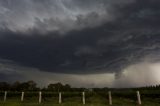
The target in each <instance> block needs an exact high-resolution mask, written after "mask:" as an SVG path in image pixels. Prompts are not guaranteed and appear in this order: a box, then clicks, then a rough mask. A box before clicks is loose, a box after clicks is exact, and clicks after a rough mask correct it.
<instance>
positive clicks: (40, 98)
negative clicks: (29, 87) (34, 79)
mask: <svg viewBox="0 0 160 106" xmlns="http://www.w3.org/2000/svg"><path fill="white" fill-rule="evenodd" d="M41 102H42V92H39V103H41Z"/></svg>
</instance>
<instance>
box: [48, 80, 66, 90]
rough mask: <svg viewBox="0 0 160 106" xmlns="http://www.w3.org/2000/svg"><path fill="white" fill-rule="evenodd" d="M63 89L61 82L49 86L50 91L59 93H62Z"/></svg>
mask: <svg viewBox="0 0 160 106" xmlns="http://www.w3.org/2000/svg"><path fill="white" fill-rule="evenodd" d="M62 89H63V85H62V84H61V83H60V82H58V83H55V84H49V85H48V90H50V91H57V92H59V91H62Z"/></svg>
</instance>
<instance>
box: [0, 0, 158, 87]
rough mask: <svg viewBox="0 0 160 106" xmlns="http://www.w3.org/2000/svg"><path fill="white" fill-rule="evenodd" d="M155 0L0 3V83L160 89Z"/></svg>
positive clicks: (20, 0)
mask: <svg viewBox="0 0 160 106" xmlns="http://www.w3.org/2000/svg"><path fill="white" fill-rule="evenodd" d="M159 5H160V1H159V0H0V81H8V82H13V81H17V80H19V81H27V80H34V81H36V82H37V83H38V84H39V85H40V86H45V85H47V84H48V83H55V82H62V83H64V84H66V83H68V84H70V85H72V86H74V87H137V86H146V85H155V84H160V77H159V75H160V30H159V29H160V6H159Z"/></svg>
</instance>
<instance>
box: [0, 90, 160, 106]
mask: <svg viewBox="0 0 160 106" xmlns="http://www.w3.org/2000/svg"><path fill="white" fill-rule="evenodd" d="M140 93H141V100H142V106H160V90H140ZM58 99H59V93H58V92H46V91H45V92H43V91H42V101H41V103H39V102H38V101H39V92H37V91H26V92H25V93H24V100H23V101H21V92H18V91H14V92H13V91H8V92H7V98H6V101H5V102H4V91H2V92H0V106H84V104H83V103H82V92H75V91H74V92H62V103H61V104H59V102H58ZM112 100H113V101H112V103H113V106H136V105H137V97H136V91H135V90H130V89H129V90H113V91H112ZM85 102H86V104H85V106H109V101H108V91H105V92H104V91H86V92H85Z"/></svg>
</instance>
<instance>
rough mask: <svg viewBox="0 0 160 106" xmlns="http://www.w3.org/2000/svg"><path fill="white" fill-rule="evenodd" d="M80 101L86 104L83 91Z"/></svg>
mask: <svg viewBox="0 0 160 106" xmlns="http://www.w3.org/2000/svg"><path fill="white" fill-rule="evenodd" d="M82 102H83V104H84V105H85V104H86V101H85V92H82Z"/></svg>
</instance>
